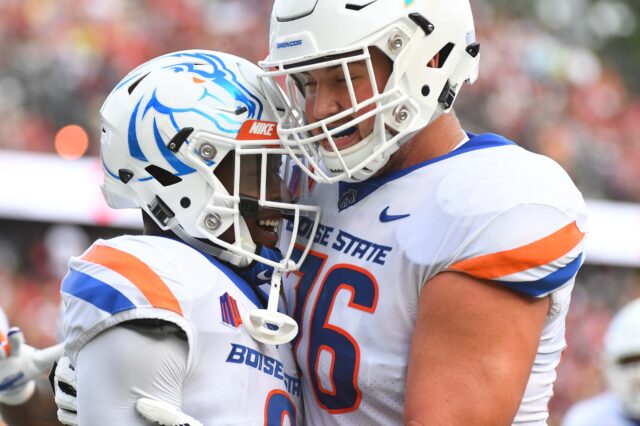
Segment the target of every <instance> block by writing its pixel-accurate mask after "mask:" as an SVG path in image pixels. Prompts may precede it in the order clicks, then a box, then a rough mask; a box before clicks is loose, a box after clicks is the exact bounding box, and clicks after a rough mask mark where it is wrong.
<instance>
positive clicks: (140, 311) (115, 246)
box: [61, 237, 193, 362]
mask: <svg viewBox="0 0 640 426" xmlns="http://www.w3.org/2000/svg"><path fill="white" fill-rule="evenodd" d="M61 294H62V299H63V302H64V314H63V326H64V335H65V352H66V354H67V355H68V356H69V357H70V358H71V360H72V362H75V359H76V357H77V354H78V352H79V351H80V350H81V349H82V347H83V346H84V345H86V344H87V343H88V342H89V341H90V340H91V339H92V338H94V337H95V336H97V335H98V334H99V333H101V332H102V331H104V330H106V329H108V328H110V327H113V326H115V325H117V324H119V323H122V322H125V321H130V320H135V319H160V320H164V321H167V322H171V323H174V324H176V325H178V326H179V327H180V328H182V329H183V330H184V331H185V333H186V334H187V338H188V340H189V341H191V338H190V337H191V335H192V334H193V333H192V330H191V325H190V322H189V321H188V320H186V319H185V313H184V310H185V308H188V300H189V297H190V296H189V293H188V289H186V288H185V286H184V285H182V284H181V279H180V276H179V274H178V272H177V271H176V269H175V268H173V267H172V263H171V262H170V261H168V260H167V259H164V258H163V256H162V255H161V253H160V252H159V251H157V250H154V249H153V247H151V246H150V245H149V244H148V243H146V242H145V240H144V239H135V238H126V237H119V238H116V239H113V240H108V241H106V240H98V241H97V242H96V243H94V244H93V245H92V246H91V247H90V248H89V249H88V250H87V251H86V252H85V253H84V254H83V255H82V256H81V257H78V258H72V259H71V260H70V261H69V272H68V273H67V275H66V276H65V277H64V279H63V281H62V285H61ZM185 305H187V306H185Z"/></svg>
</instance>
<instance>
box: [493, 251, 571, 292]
mask: <svg viewBox="0 0 640 426" xmlns="http://www.w3.org/2000/svg"><path fill="white" fill-rule="evenodd" d="M581 265H582V253H580V255H579V256H578V257H576V258H575V259H574V260H573V261H571V262H570V263H568V264H567V265H565V266H564V267H562V268H560V269H558V270H557V271H555V272H552V273H551V274H549V275H547V276H546V277H544V278H541V279H539V280H536V281H529V282H511V281H497V282H499V283H501V284H504V285H505V286H507V287H509V288H512V289H514V290H516V291H517V292H519V293H524V294H526V295H529V296H534V297H539V296H542V295H545V294H547V293H550V292H552V291H553V290H555V289H557V288H559V287H562V286H563V285H564V284H565V283H566V282H567V281H569V280H570V279H571V278H572V277H573V276H574V275H575V274H576V273H577V272H578V269H580V266H581Z"/></svg>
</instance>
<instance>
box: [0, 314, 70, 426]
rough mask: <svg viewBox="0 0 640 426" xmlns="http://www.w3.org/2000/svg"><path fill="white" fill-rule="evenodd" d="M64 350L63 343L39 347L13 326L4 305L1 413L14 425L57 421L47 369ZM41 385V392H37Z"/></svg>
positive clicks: (0, 344)
mask: <svg viewBox="0 0 640 426" xmlns="http://www.w3.org/2000/svg"><path fill="white" fill-rule="evenodd" d="M61 354H62V345H56V346H52V347H50V348H47V349H43V350H38V349H35V348H33V347H31V346H29V345H27V344H26V343H25V341H24V336H23V334H22V331H21V330H20V329H19V328H16V327H14V328H11V329H9V326H8V321H7V317H6V315H5V313H4V311H3V310H2V308H0V414H1V415H2V419H3V420H4V421H5V422H7V424H9V425H10V426H49V425H53V424H56V423H57V421H56V415H55V413H56V409H55V404H54V403H53V396H52V394H51V389H49V388H48V383H47V381H46V378H45V373H46V372H48V371H49V370H50V369H51V366H52V365H53V362H54V361H55V360H57V359H58V358H59V357H60V355H61ZM36 388H37V392H36Z"/></svg>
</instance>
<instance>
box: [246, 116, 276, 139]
mask: <svg viewBox="0 0 640 426" xmlns="http://www.w3.org/2000/svg"><path fill="white" fill-rule="evenodd" d="M236 139H237V140H239V141H242V140H256V139H258V140H259V139H270V140H271V139H273V140H277V139H278V132H277V131H276V123H274V122H272V121H261V120H247V121H245V122H244V124H243V125H242V128H241V129H240V131H239V132H238V136H237V137H236Z"/></svg>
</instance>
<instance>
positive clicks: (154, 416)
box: [136, 398, 202, 426]
mask: <svg viewBox="0 0 640 426" xmlns="http://www.w3.org/2000/svg"><path fill="white" fill-rule="evenodd" d="M136 410H138V413H140V415H141V416H142V417H144V418H145V419H147V420H149V421H150V422H152V423H156V424H159V425H161V426H202V423H200V422H199V421H197V420H196V419H194V418H193V417H190V416H188V415H186V414H185V413H183V412H182V411H180V410H179V409H178V408H176V407H174V406H173V405H171V404H169V403H166V402H162V401H157V400H155V399H149V398H140V399H139V400H138V402H137V403H136Z"/></svg>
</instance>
